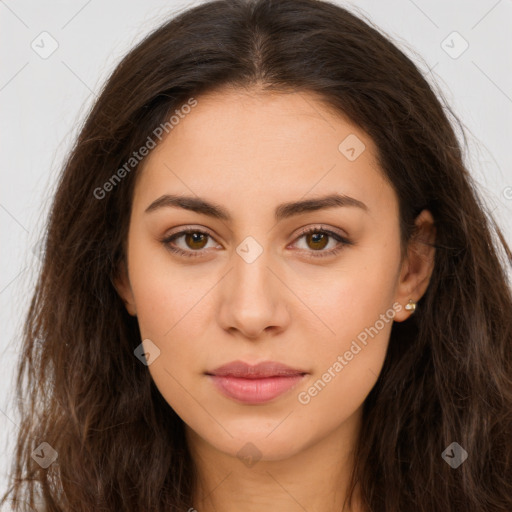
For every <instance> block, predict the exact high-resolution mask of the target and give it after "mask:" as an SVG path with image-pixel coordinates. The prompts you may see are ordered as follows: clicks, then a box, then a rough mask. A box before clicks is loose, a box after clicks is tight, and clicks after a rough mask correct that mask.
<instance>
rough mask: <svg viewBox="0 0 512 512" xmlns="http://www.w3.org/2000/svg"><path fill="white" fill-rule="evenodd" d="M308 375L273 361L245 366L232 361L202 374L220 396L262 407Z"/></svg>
mask: <svg viewBox="0 0 512 512" xmlns="http://www.w3.org/2000/svg"><path fill="white" fill-rule="evenodd" d="M307 374H308V372H306V371H305V370H302V369H298V368H291V367H290V366H287V365H284V364H282V363H278V362H275V361H265V362H263V363H259V364H257V365H249V364H247V363H244V362H242V361H234V362H232V363H228V364H227V365H223V366H221V367H219V368H217V369H215V370H213V371H212V372H206V375H207V376H208V378H209V379H210V380H211V381H212V383H213V384H214V385H215V387H216V389H217V390H218V391H220V392H221V393H222V394H223V395H224V396H226V397H228V398H231V399H233V400H236V401H238V402H241V403H244V404H262V403H266V402H269V401H271V400H273V399H275V398H277V397H278V396H281V395H283V394H284V393H286V392H287V391H289V390H291V389H292V388H294V387H295V386H296V385H297V384H298V383H299V382H300V381H302V380H303V379H304V377H305V376H306V375H307Z"/></svg>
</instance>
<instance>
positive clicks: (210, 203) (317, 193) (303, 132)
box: [118, 91, 427, 460]
mask: <svg viewBox="0 0 512 512" xmlns="http://www.w3.org/2000/svg"><path fill="white" fill-rule="evenodd" d="M138 172H139V173H140V174H139V175H138V177H137V178H138V181H137V184H136V188H135V193H134V198H133V204H132V212H131V220H130V227H129V234H128V244H127V269H126V273H125V274H124V275H123V277H121V278H120V280H119V286H118V290H119V292H120V294H121V295H122V297H123V299H124V300H125V303H126V306H127V308H128V311H129V312H130V313H131V314H133V315H136V316H137V319H138V322H139V326H140V330H141V334H142V338H143V340H145V341H144V344H143V347H144V350H145V351H146V354H148V362H149V363H150V364H149V365H148V370H149V372H150V373H151V376H152V378H153V379H154V382H155V384H156V386H157V387H158V389H159V390H160V392H161V394H162V395H163V397H164V398H165V399H166V401H167V402H168V403H169V405H170V406H171V407H172V408H173V409H174V410H175V411H176V412H177V414H178V415H179V416H180V417H181V418H182V419H183V421H184V422H185V424H186V426H187V431H188V432H190V433H192V434H193V436H196V438H198V439H201V440H202V442H205V443H207V444H209V445H210V446H213V447H214V448H216V449H217V450H219V451H221V452H223V453H225V454H230V455H236V454H237V453H238V452H239V450H240V449H241V448H243V447H244V446H247V443H252V444H253V445H254V446H256V447H257V449H258V452H259V456H261V457H262V459H264V460H277V459H283V458H286V457H290V456H292V455H293V454H294V453H297V452H299V451H301V450H305V449H307V448H308V447H310V446H312V445H313V444H315V443H317V442H319V441H320V440H322V439H324V438H327V437H329V436H331V435H334V434H336V432H341V431H342V430H343V426H344V425H346V424H347V423H348V422H350V421H351V418H354V417H356V416H357V415H358V414H359V413H360V412H361V407H362V404H363V402H364V400H365V398H366V396H367V395H368V393H369V392H370V390H371V389H372V387H373V386H374V384H375V382H376V380H377V377H378V375H379V372H380V371H381V368H382V365H383V362H384V358H385V355H386V350H387V347H388V340H389V335H390V330H391V326H392V323H393V321H402V320H404V319H405V318H407V316H408V315H409V313H408V312H407V311H406V310H405V309H404V306H405V304H406V303H407V301H408V299H409V298H414V299H415V300H418V299H419V297H420V295H421V291H422V290H423V289H421V290H420V288H419V286H420V285H418V284H417V283H419V282H420V281H421V282H423V281H422V278H421V275H422V272H423V276H424V275H425V273H427V270H425V271H423V270H422V267H421V265H420V264H418V265H414V267H413V266H410V265H408V263H407V260H404V262H402V261H401V259H400V236H399V235H400V233H399V218H398V202H397V197H396V195H395V193H394V190H393V189H392V187H391V186H390V185H389V184H388V183H387V182H386V181H385V180H384V179H383V174H382V171H381V170H380V169H379V168H378V166H377V163H376V148H375V146H374V144H373V143H372V140H371V139H370V138H369V137H368V136H367V135H366V133H364V132H363V131H361V130H360V129H359V128H357V127H356V126H354V125H353V124H351V123H350V122H349V121H348V120H347V119H345V118H344V117H342V116H341V115H335V114H334V113H332V112H330V111H329V110H327V109H326V108H325V107H323V106H322V105H321V103H320V102H319V101H317V99H316V98H315V96H313V95H310V94H306V93H300V94H298V93H292V94H272V95H271V94H252V95H248V94H243V93H241V92H237V91H229V92H225V91H224V92H222V93H216V94H211V95H206V96H201V97H198V98H197V105H196V106H195V107H194V108H193V109H191V112H190V113H189V114H187V115H186V116H183V118H182V119H180V121H179V123H178V124H176V125H175V126H174V128H173V129H172V131H170V133H169V135H168V136H167V137H166V138H165V139H164V140H163V141H162V143H161V144H160V145H159V146H157V147H156V148H155V149H154V150H153V151H152V152H151V153H150V154H149V155H148V156H147V157H146V159H145V161H144V162H143V168H142V170H139V171H138ZM165 195H168V196H173V197H174V201H173V200H170V198H167V199H165V198H162V196H165ZM185 197H186V198H191V199H190V200H188V201H182V202H181V203H180V204H179V203H178V202H177V201H176V199H179V198H185ZM326 198H330V199H326ZM155 201H156V202H155ZM301 204H302V207H301ZM151 205H152V206H151ZM150 206H151V207H150ZM148 208H149V210H148ZM187 230H188V231H189V232H188V233H187V232H186V231H187ZM415 294H416V295H415ZM233 361H242V362H245V363H247V364H249V365H255V364H257V363H260V362H265V361H266V362H268V361H272V362H276V363H281V364H283V365H287V366H288V367H290V368H292V369H295V370H297V371H296V372H295V373H294V376H292V375H291V374H287V375H286V376H283V375H282V374H281V376H279V375H277V374H278V373H279V372H278V370H276V367H275V366H273V369H272V367H271V368H270V369H269V368H267V369H268V370H269V375H273V376H268V377H267V378H263V377H261V378H258V379H247V378H240V376H239V375H238V377H237V376H236V375H231V377H230V376H227V377H226V376H225V377H219V376H217V377H212V375H210V374H211V373H212V372H214V371H215V370H216V369H217V368H219V367H221V366H222V365H225V364H227V363H230V362H233ZM292 373H293V372H292ZM254 376H255V375H252V377H254Z"/></svg>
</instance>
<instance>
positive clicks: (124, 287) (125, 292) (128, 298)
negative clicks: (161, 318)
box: [113, 260, 137, 316]
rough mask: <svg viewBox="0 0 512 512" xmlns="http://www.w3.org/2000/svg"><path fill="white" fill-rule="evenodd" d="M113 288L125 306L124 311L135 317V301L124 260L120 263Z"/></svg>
mask: <svg viewBox="0 0 512 512" xmlns="http://www.w3.org/2000/svg"><path fill="white" fill-rule="evenodd" d="M113 284H114V288H115V289H116V291H117V293H118V295H119V296H120V297H121V299H122V301H123V302H124V304H125V307H126V310H127V311H128V313H129V314H130V315H132V316H137V310H136V308H135V300H134V298H133V291H132V287H131V285H130V280H129V278H128V271H127V269H126V264H125V262H124V260H123V261H122V262H121V263H120V265H119V268H118V272H117V275H116V278H115V280H114V283H113Z"/></svg>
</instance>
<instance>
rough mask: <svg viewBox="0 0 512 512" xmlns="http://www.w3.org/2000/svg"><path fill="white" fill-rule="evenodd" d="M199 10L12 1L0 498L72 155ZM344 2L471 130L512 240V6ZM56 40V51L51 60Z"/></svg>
mask: <svg viewBox="0 0 512 512" xmlns="http://www.w3.org/2000/svg"><path fill="white" fill-rule="evenodd" d="M198 3H202V2H198V1H195V2H183V1H167V2H165V1H162V0H160V1H159V0H146V1H144V2H142V1H139V2H136V1H134V0H110V1H101V2H100V1H99V0H88V1H87V0H72V1H70V0H66V1H64V0H62V1H51V2H50V1H36V0H31V1H19V2H15V1H14V0H0V39H1V45H0V54H1V63H2V65H1V69H0V109H1V115H0V130H1V138H0V140H1V141H2V153H1V173H0V179H1V188H0V226H1V231H0V233H1V237H2V240H1V245H0V247H1V249H0V269H1V274H0V315H1V325H2V326H3V327H2V337H1V338H0V354H1V359H0V375H1V378H0V391H1V400H0V491H3V490H4V489H5V488H6V479H5V478H6V473H7V470H8V468H9V466H10V464H11V460H12V452H13V443H14V436H15V434H16V430H17V423H18V419H17V416H16V412H15V409H14V393H13V388H12V386H13V382H14V380H13V379H14V371H15V365H16V363H17V357H18V353H19V343H20V339H19V333H20V330H21V327H22V324H23V315H24V313H25V311H26V309H27V307H28V303H29V299H30V296H31V291H32V286H33V283H34V281H35V277H36V275H37V270H38V265H39V259H38V256H37V254H38V252H37V249H38V245H37V242H38V240H39V238H40V236H41V234H42V228H43V225H44V221H45V215H46V213H47V211H48V207H49V205H50V201H51V197H52V191H53V189H54V186H55V181H56V178H57V176H58V173H59V172H60V166H61V163H62V160H63V158H64V156H65V155H66V153H67V152H68V151H69V149H70V147H71V144H72V142H73V138H74V137H75V136H76V134H77V130H78V126H79V123H80V122H81V121H82V120H83V119H84V116H85V114H86V112H87V110H88V108H89V107H90V106H91V104H92V102H93V101H94V99H95V97H96V95H97V93H98V91H99V88H100V86H101V84H102V83H103V81H104V80H105V79H106V77H107V76H108V74H109V72H110V71H111V70H112V69H113V67H114V66H115V65H116V63H117V62H118V61H119V60H120V58H121V57H122V56H123V55H124V54H125V53H126V52H127V51H128V49H129V48H130V47H132V46H133V45H134V43H136V42H137V41H139V40H140V39H141V38H142V37H143V36H144V35H145V34H146V33H148V32H149V31H150V30H151V29H153V28H155V27H156V26H157V25H159V24H160V23H162V22H163V21H164V20H165V19H167V18H168V17H169V16H171V15H172V14H173V13H175V12H177V11H178V10H181V9H183V8H186V7H189V6H193V5H197V4H198ZM337 3H339V4H340V5H342V6H345V7H348V8H349V9H351V10H355V11H356V12H359V13H360V14H362V15H364V16H366V17H367V18H368V19H370V20H372V22H373V23H375V24H376V25H377V26H378V27H380V28H381V29H382V30H383V31H385V32H386V33H387V34H388V35H389V36H390V37H392V39H393V40H394V41H395V43H396V44H397V45H398V46H399V47H400V48H401V49H402V50H404V51H405V52H406V54H408V55H409V56H410V57H411V58H412V59H413V60H414V61H415V62H416V64H417V65H418V66H419V67H420V69H421V70H423V72H424V74H425V75H426V76H427V79H428V80H429V82H430V83H433V84H434V86H435V87H436V88H439V89H440V90H441V91H442V93H443V95H444V97H445V98H446V100H447V102H448V103H449V105H450V106H451V107H452V108H453V110H454V111H455V113H456V114H457V115H458V116H459V118H460V119H461V120H462V122H463V123H464V125H465V127H466V130H467V131H466V133H467V135H468V137H469V144H470V146H469V153H468V154H467V163H468V165H469V168H470V170H471V172H472V174H473V176H474V177H475V178H476V180H477V181H478V183H479V185H480V190H481V191H482V194H483V197H484V199H485V201H486V203H487V205H488V207H489V209H490V210H491V211H493V215H494V216H495V217H496V219H497V221H498V223H499V225H500V226H501V228H502V229H503V231H504V233H505V236H506V238H507V241H508V243H509V244H512V225H511V224H512V223H511V222H510V219H511V218H512V215H511V213H512V171H511V167H512V166H511V164H512V157H511V152H510V144H511V142H510V141H511V138H510V136H511V125H512V73H510V62H511V57H512V40H511V39H510V35H509V34H510V32H509V28H510V26H511V22H512V2H511V1H510V0H471V1H469V0H450V1H446V0H444V1H441V0H434V1H428V2H427V1H426V0H414V1H413V0H392V1H387V2H384V1H382V0H381V1H378V0H360V1H350V2H349V1H341V0H339V1H338V2H337ZM43 32H47V33H48V35H46V34H42V35H41V33H43ZM454 32H457V34H454ZM52 45H54V46H55V45H58V46H57V48H56V50H55V51H54V52H53V53H52V54H51V55H50V56H46V55H44V52H45V51H46V52H48V51H49V50H51V49H52ZM466 46H467V48H466ZM34 48H35V49H37V51H36V50H35V49H34ZM38 52H39V53H38ZM41 53H43V56H41ZM43 57H46V58H43ZM440 186H442V185H441V184H440ZM76 371H80V369H79V368H77V369H76ZM34 448H35V446H34Z"/></svg>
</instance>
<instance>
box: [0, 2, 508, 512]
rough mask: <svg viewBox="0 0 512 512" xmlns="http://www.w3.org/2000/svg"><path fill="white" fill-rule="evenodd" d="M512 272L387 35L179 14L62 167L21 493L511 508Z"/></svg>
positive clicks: (408, 66) (363, 507)
mask: <svg viewBox="0 0 512 512" xmlns="http://www.w3.org/2000/svg"><path fill="white" fill-rule="evenodd" d="M505 256H506V258H508V261H507V259H506V258H505ZM511 260H512V254H511V252H510V249H509V247H508V246H507V244H506V242H505V241H504V239H503V237H502V235H501V233H500V230H499V228H498V227H497V226H496V224H495V223H494V221H493V219H492V217H491V216H490V215H489V214H488V213H487V212H486V210H485V207H484V206H483V204H482V201H481V199H480V198H479V196H478V192H477V191H476V189H475V185H474V183H473V181H472V179H471V177H470V175H469V173H468V171H467V170H466V169H465V167H464V164H463V161H462V156H461V149H460V146H459V143H458V141H457V138H456V136H455V134H454V131H453V129H452V126H451V125H450V122H449V120H448V119H447V117H446V115H445V112H444V111H443V106H442V105H441V103H440V102H439V100H438V99H437V98H436V96H435V94H434V93H433V92H432V90H431V88H430V87H429V85H428V84H427V82H426V81H425V79H424V78H423V77H422V76H421V74H420V72H419V71H418V70H417V68H416V67H415V65H414V64H413V63H412V62H411V61H410V60H409V59H408V58H407V57H406V56H405V55H404V54H403V53H402V52H401V51H399V50H398V49H397V48H396V47H395V46H394V45H393V44H392V43H391V42H390V41H389V40H387V39H386V38H385V37H383V36H382V35H381V34H380V33H379V32H377V31H376V30H375V29H373V28H371V27H370V26H369V25H367V24H366V23H365V22H363V21H361V20H360V19H358V18H357V17H355V16H354V15H352V14H350V13H349V12H348V11H346V10H344V9H342V8H340V7H338V6H336V5H334V4H330V3H327V2H318V1H314V0H284V1H279V2H275V1H271V0H256V1H241V0H237V1H232V0H228V1H226V0H218V1H214V2H210V3H205V4H201V5H199V6H197V7H195V8H193V9H190V10H188V11H185V12H183V13H181V14H180V15H179V16H177V17H176V18H174V19H172V20H170V21H169V22H167V23H166V24H165V25H163V26H162V27H160V28H159V29H158V30H156V31H155V32H154V33H152V34H151V35H149V36H148V37H147V38H146V39H145V40H144V41H142V42H141V43H140V44H139V45H138V46H137V47H136V48H134V49H133V50H132V51H131V52H130V53H129V54H128V55H127V56H126V57H125V58H124V59H123V61H122V62H121V63H120V64H119V66H118V67H117V69H116V70H115V71H114V73H113V74H112V76H111V77H110V78H109V80H108V81H107V84H106V85H105V88H104V90H103V92H102V93H101V95H100V97H99V98H98V100H97V102H96V104H95V105H94V107H93V109H92V111H91V113H90V114H89V116H88V119H87V121H86V123H85V125H84V126H83V128H82V130H81V133H80V135H79V137H78V140H77V142H76V145H75V147H74V149H73V151H72V153H71V154H70V156H69V159H68V161H67V163H66V165H65V169H64V171H63V174H62V176H61V179H60V182H59V187H58V190H57V193H56V195H55V198H54V202H53V208H52V211H51V215H50V218H49V220H48V234H47V241H46V251H45V260H44V265H43V269H42V272H41V275H40V278H39V281H38V283H37V287H36V291H35V295H34V297H33V300H32V303H31V307H30V311H29V314H28V318H27V322H26V326H25V332H24V347H23V353H22V357H21V359H20V366H19V374H18V375H19V378H18V386H19V390H20V393H21V394H22V396H23V395H24V396H26V397H27V400H28V402H29V404H31V405H33V408H31V407H29V406H27V408H26V410H22V414H23V422H22V424H21V429H20V432H19V440H18V446H17V451H16V458H15V471H14V473H13V488H12V489H11V491H12V492H10V493H8V494H6V496H5V497H4V499H5V500H7V499H8V500H10V501H12V502H15V503H16V504H17V508H16V510H25V509H26V505H25V506H24V507H25V508H23V507H22V506H21V502H22V501H23V500H26V501H27V502H28V501H29V499H32V497H33V496H32V493H34V492H39V493H40V494H41V496H42V500H43V502H44V504H45V509H46V510H47V511H71V510H72V511H90V510H104V511H116V512H117V511H143V510H144V511H150V510H151V511H153V510H155V511H157V510H158V511H164V510H165V511H170V510H173V511H174V510H176V511H177V510H189V511H193V510H197V511H199V512H211V511H214V510H222V511H223V512H230V511H232V510H235V509H236V510H244V511H253V512H255V511H262V510H268V509H273V510H279V511H282V512H284V511H296V510H297V511H298V510H311V511H312V510H322V511H326V512H331V511H341V510H343V511H354V512H369V511H371V512H377V511H393V512H402V511H403V512H410V511H412V510H414V511H419V512H426V511H429V512H437V511H441V510H442V511H443V512H445V511H454V512H455V511H459V510H465V511H467V512H477V511H478V512H482V511H485V512H498V511H500V512H505V511H510V510H512V428H511V427H512V355H511V354H512V350H511V349H512V331H511V321H510V319H511V311H512V297H511V293H510V288H509V286H508V282H507V277H506V269H505V266H506V265H508V264H510V261H511ZM25 374H26V377H27V379H28V381H27V384H26V386H24V385H23V379H24V376H25ZM30 505H31V506H33V502H32V501H30ZM20 507H21V508H20Z"/></svg>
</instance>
